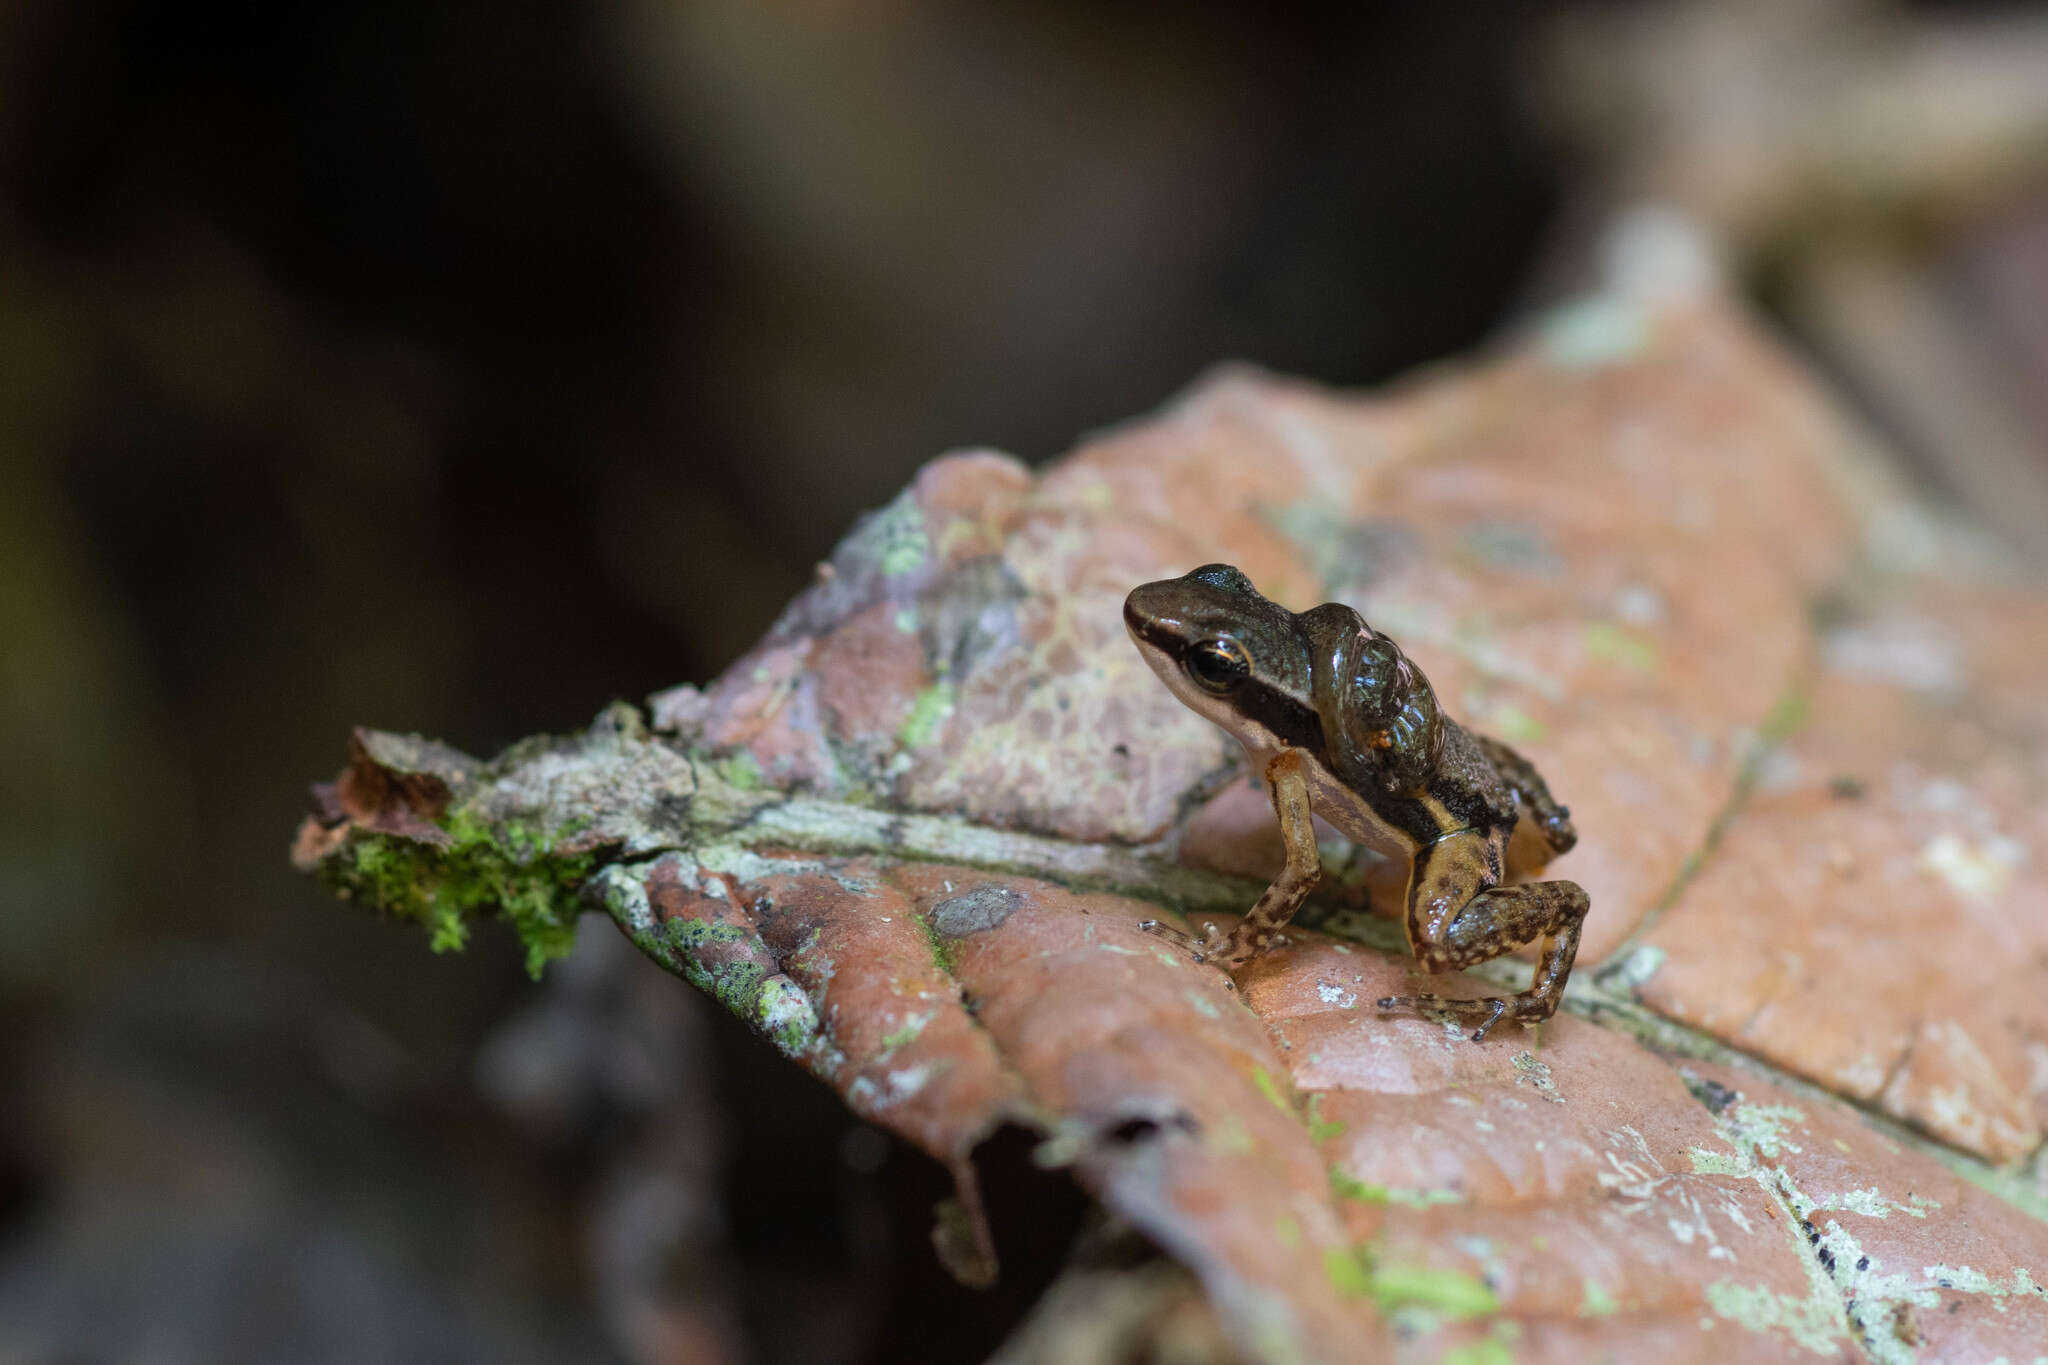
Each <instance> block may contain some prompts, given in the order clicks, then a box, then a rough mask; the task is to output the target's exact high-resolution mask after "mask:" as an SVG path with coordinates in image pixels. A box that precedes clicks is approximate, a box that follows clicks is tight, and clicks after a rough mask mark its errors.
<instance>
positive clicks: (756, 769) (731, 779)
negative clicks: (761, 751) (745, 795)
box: [711, 749, 767, 792]
mask: <svg viewBox="0 0 2048 1365" xmlns="http://www.w3.org/2000/svg"><path fill="white" fill-rule="evenodd" d="M711 769H712V771H713V772H715V773H717V774H718V775H719V777H721V778H723V779H724V780H725V784H726V785H727V786H729V787H731V788H732V789H733V790H735V791H743V792H750V791H758V790H760V788H761V787H762V786H763V785H764V783H765V780H766V778H767V774H766V773H764V772H762V771H761V760H759V759H757V758H755V757H754V755H753V754H752V753H750V752H749V751H747V750H745V749H741V750H740V751H739V752H738V753H736V754H733V755H731V756H730V757H728V758H721V759H719V760H718V761H717V762H715V763H713V764H712V765H711Z"/></svg>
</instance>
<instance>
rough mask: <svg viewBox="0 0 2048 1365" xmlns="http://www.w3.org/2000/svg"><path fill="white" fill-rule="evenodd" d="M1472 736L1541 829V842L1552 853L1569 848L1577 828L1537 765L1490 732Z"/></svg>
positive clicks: (1561, 851)
mask: <svg viewBox="0 0 2048 1365" xmlns="http://www.w3.org/2000/svg"><path fill="white" fill-rule="evenodd" d="M1472 738H1473V740H1474V741H1476V742H1477V743H1478V745H1479V750H1480V752H1481V753H1483V754H1485V755H1486V757H1487V760H1488V761H1489V762H1491V763H1492V764H1493V768H1494V771H1495V772H1497V773H1499V774H1500V775H1501V776H1502V777H1503V778H1505V779H1507V781H1508V784H1509V785H1510V786H1512V787H1513V788H1514V789H1515V792H1516V794H1517V795H1518V796H1519V797H1520V798H1521V805H1522V809H1523V810H1524V811H1527V812H1528V814H1529V818H1530V819H1532V820H1534V821H1535V822H1536V828H1537V829H1538V830H1540V831H1542V834H1543V842H1544V843H1546V844H1548V845H1549V846H1550V851H1551V853H1552V855H1558V854H1564V853H1569V852H1571V851H1572V849H1573V847H1574V846H1575V845H1577V843H1578V842H1579V832H1578V830H1577V829H1575V828H1574V827H1573V826H1572V813H1571V811H1570V810H1569V809H1567V808H1566V807H1565V806H1564V805H1563V804H1561V803H1560V802H1559V801H1558V799H1557V798H1556V797H1554V796H1552V795H1551V794H1550V784H1549V783H1547V782H1545V781H1544V780H1543V774H1542V773H1539V772H1537V771H1536V765H1535V764H1534V763H1531V762H1530V761H1529V760H1528V759H1526V758H1523V757H1522V756H1521V755H1520V754H1518V753H1516V752H1515V751H1514V750H1513V749H1510V748H1509V747H1508V746H1507V745H1505V744H1503V743H1501V742H1500V741H1499V740H1497V739H1494V738H1493V737H1492V736H1490V735H1481V734H1474V735H1473V736H1472Z"/></svg>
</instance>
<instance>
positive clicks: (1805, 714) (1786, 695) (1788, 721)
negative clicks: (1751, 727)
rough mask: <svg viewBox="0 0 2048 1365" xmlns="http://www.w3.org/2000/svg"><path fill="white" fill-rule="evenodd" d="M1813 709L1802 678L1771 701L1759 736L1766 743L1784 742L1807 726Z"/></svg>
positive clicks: (1759, 729) (1759, 728) (1759, 730)
mask: <svg viewBox="0 0 2048 1365" xmlns="http://www.w3.org/2000/svg"><path fill="white" fill-rule="evenodd" d="M1812 709H1813V703H1812V698H1811V697H1810V696H1809V695H1808V693H1807V690H1806V684H1805V680H1804V679H1801V680H1799V681H1798V682H1796V683H1794V684H1793V685H1792V686H1791V687H1788V688H1787V689H1785V691H1783V692H1781V693H1779V694H1778V699H1777V700H1776V701H1774V702H1772V703H1771V709H1770V711H1769V713H1768V714H1766V715H1765V716H1764V719H1763V724H1762V725H1761V726H1759V727H1758V731H1757V738H1758V739H1760V740H1762V741H1763V742H1764V743H1766V744H1783V743H1784V742H1785V741H1786V740H1788V739H1790V738H1791V737H1792V736H1794V735H1796V734H1798V733H1799V732H1800V731H1801V730H1803V729H1805V728H1806V722H1807V720H1808V718H1809V717H1810V716H1811V715H1812Z"/></svg>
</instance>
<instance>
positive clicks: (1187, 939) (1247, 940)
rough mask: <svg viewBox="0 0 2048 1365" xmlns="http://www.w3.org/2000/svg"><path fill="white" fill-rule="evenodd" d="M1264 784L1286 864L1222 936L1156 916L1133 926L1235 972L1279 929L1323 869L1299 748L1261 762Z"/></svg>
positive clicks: (1296, 908)
mask: <svg viewBox="0 0 2048 1365" xmlns="http://www.w3.org/2000/svg"><path fill="white" fill-rule="evenodd" d="M1266 785H1267V786H1268V787H1269V788H1270V789H1271V791H1272V795H1273V814H1274V815H1276V816H1277V817H1279V820H1280V838H1281V842H1282V843H1284V844H1285V845H1286V847H1287V865H1286V866H1285V867H1283V868H1281V869H1280V875H1279V876H1277V877H1275V878H1274V879H1273V884H1272V885H1271V886H1269V887H1267V888H1266V893H1265V894H1264V895H1263V896H1260V897H1259V900H1258V903H1257V904H1256V905H1254V906H1252V908H1251V910H1250V912H1249V913H1247V914H1246V915H1245V917H1244V920H1243V921H1242V922H1241V923H1240V924H1239V925H1238V926H1237V927H1236V928H1235V929H1233V930H1231V931H1230V932H1229V933H1228V934H1218V933H1217V932H1216V931H1215V930H1214V929H1211V930H1210V931H1209V932H1208V934H1207V935H1206V936H1204V937H1202V938H1196V937H1194V936H1193V935H1192V934H1184V933H1182V932H1181V931H1180V930H1178V929H1175V928H1172V927H1171V926H1169V925H1164V924H1161V923H1160V922H1159V921H1158V920H1151V919H1148V920H1146V921H1144V922H1143V923H1142V924H1141V925H1140V926H1139V927H1140V928H1142V929H1144V930H1145V932H1146V933H1148V934H1157V935H1158V936H1159V937H1161V938H1163V939H1166V940H1167V941H1168V942H1170V943H1176V944H1179V945H1180V946H1181V947H1182V948H1184V949H1186V950H1187V951H1188V952H1189V953H1191V954H1193V956H1194V959H1195V961H1197V962H1213V963H1215V964H1216V965H1217V966H1219V967H1221V968H1223V970H1224V971H1226V972H1230V971H1236V970H1237V969H1238V968H1239V967H1242V966H1243V965H1244V964H1245V963H1247V962H1249V961H1251V960H1252V959H1253V958H1255V957H1257V956H1258V955H1259V954H1260V953H1262V952H1264V951H1265V950H1266V948H1267V946H1268V945H1269V944H1271V943H1272V941H1273V936H1274V935H1275V934H1277V933H1278V932H1279V931H1280V929H1281V927H1282V926H1284V925H1285V924H1286V923H1287V921H1288V920H1290V919H1292V918H1294V912H1295V911H1296V910H1298V909H1300V908H1301V903H1302V901H1304V900H1306V899H1307V898H1308V893H1309V892H1310V891H1312V890H1314V889H1315V884H1316V879H1317V878H1318V877H1320V876H1321V875H1322V873H1323V863H1322V853H1321V851H1320V850H1319V849H1318V848H1317V847H1316V827H1315V821H1314V819H1313V818H1311V816H1310V812H1309V799H1308V771H1307V764H1306V763H1305V762H1304V761H1303V759H1302V756H1301V752H1300V751H1299V750H1297V749H1284V750H1282V751H1281V753H1280V756H1279V757H1277V758H1275V759H1274V760H1273V761H1272V762H1271V763H1269V764H1267V765H1266Z"/></svg>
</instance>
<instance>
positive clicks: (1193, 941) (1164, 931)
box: [1138, 919, 1223, 962]
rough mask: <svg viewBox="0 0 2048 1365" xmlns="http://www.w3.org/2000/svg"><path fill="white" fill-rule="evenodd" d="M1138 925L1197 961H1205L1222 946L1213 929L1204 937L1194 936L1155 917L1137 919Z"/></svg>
mask: <svg viewBox="0 0 2048 1365" xmlns="http://www.w3.org/2000/svg"><path fill="white" fill-rule="evenodd" d="M1138 927H1139V928H1140V929H1142V930H1144V931H1145V932H1146V933H1148V934H1150V935H1152V936H1153V937H1154V938H1163V939H1165V940H1166V941H1167V942H1168V943H1171V944H1172V945H1173V946H1174V947H1176V948H1178V949H1180V950H1181V951H1182V952H1184V953H1186V954H1187V955H1188V956H1189V957H1192V958H1193V959H1194V960H1195V961H1197V962H1207V961H1208V960H1209V959H1210V958H1211V957H1212V956H1214V955H1215V953H1216V952H1217V950H1218V949H1220V948H1221V947H1222V946H1223V945H1222V944H1221V943H1220V942H1218V941H1217V940H1216V938H1215V935H1214V931H1213V930H1212V931H1211V932H1210V933H1209V934H1208V935H1205V936H1204V937H1201V938H1196V937H1195V936H1194V935H1193V934H1190V933H1185V932H1183V931H1181V930H1179V929H1176V928H1174V927H1173V926H1172V925H1170V924H1166V923H1163V922H1161V921H1159V920H1156V919H1145V920H1139V921H1138Z"/></svg>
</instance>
